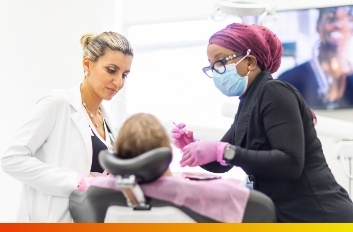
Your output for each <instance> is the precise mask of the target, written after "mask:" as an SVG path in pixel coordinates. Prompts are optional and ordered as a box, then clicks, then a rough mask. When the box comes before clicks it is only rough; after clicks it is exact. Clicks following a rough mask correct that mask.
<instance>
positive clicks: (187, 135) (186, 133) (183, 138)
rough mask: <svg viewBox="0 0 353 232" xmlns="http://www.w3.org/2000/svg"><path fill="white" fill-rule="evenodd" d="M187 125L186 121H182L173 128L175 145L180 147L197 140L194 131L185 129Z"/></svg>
mask: <svg viewBox="0 0 353 232" xmlns="http://www.w3.org/2000/svg"><path fill="white" fill-rule="evenodd" d="M185 126H186V125H185V124H184V123H180V124H178V125H177V126H176V127H174V128H173V129H172V137H173V141H172V142H173V145H174V146H176V147H177V148H179V149H183V148H184V147H185V146H186V145H188V144H189V143H192V142H194V141H195V139H194V133H193V131H191V130H187V129H185Z"/></svg>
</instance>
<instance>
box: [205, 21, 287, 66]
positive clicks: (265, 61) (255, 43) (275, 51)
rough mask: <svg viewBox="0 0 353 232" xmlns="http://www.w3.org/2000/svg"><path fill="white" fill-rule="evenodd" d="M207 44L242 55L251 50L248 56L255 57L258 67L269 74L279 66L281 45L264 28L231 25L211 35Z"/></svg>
mask: <svg viewBox="0 0 353 232" xmlns="http://www.w3.org/2000/svg"><path fill="white" fill-rule="evenodd" d="M209 44H216V45H218V46H221V47H224V48H227V49H230V50H233V51H234V52H241V53H243V54H244V55H245V54H246V51H247V50H248V49H251V52H250V55H253V56H255V57H256V59H257V63H258V66H259V67H260V68H261V69H268V70H269V71H270V72H271V73H274V72H276V71H277V70H278V68H279V66H280V64H281V57H282V51H283V48H282V43H281V41H280V40H279V39H278V37H277V36H276V34H274V33H273V32H272V31H270V30H269V29H268V28H266V27H264V26H260V25H255V24H253V25H245V24H240V23H233V24H230V25H228V26H227V27H226V28H224V29H222V30H220V31H218V32H216V33H215V34H213V35H212V36H211V38H210V40H209Z"/></svg>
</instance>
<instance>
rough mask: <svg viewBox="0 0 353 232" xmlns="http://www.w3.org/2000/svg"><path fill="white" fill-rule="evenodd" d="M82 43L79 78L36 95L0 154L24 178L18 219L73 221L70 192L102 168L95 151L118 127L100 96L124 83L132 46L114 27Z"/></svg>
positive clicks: (13, 173)
mask: <svg viewBox="0 0 353 232" xmlns="http://www.w3.org/2000/svg"><path fill="white" fill-rule="evenodd" d="M81 45H82V47H83V53H84V54H83V60H82V66H83V69H84V78H83V81H82V82H81V84H80V85H78V86H76V87H74V88H72V89H67V90H50V91H48V92H47V93H45V94H44V95H43V96H42V97H40V98H39V100H38V101H37V103H36V104H35V105H34V107H33V109H32V110H31V111H30V112H29V113H28V115H27V119H26V120H25V122H24V124H23V125H22V126H21V127H20V129H19V131H18V132H17V134H16V135H15V137H14V138H13V139H12V140H11V142H10V144H9V145H8V146H7V148H6V150H5V152H4V156H3V157H2V159H1V165H2V168H3V170H4V171H5V172H6V173H7V174H9V175H11V176H12V177H14V178H16V179H17V180H19V181H21V182H22V183H23V188H22V195H21V202H20V209H19V215H18V219H17V221H19V222H72V218H71V216H70V212H69V210H68V206H69V205H68V203H69V196H70V194H71V192H72V191H73V190H76V189H77V186H78V183H79V181H80V179H81V178H82V176H89V175H100V174H102V173H103V172H104V170H103V169H102V167H101V166H100V164H99V163H98V154H99V152H100V151H101V150H103V149H107V148H111V147H112V144H113V143H114V139H113V135H115V134H116V132H114V128H115V127H114V124H113V123H114V122H113V121H111V120H110V119H109V115H108V112H107V111H106V110H105V108H104V106H103V104H102V101H103V100H111V99H112V98H113V97H114V95H115V94H116V93H117V92H118V91H119V90H120V89H122V88H123V87H124V83H125V79H126V77H127V76H128V74H129V72H130V69H131V63H132V59H133V50H132V48H131V45H130V43H129V41H128V40H127V39H126V38H125V37H124V36H122V35H120V34H118V33H116V32H103V33H101V34H99V35H92V34H86V35H83V36H82V38H81Z"/></svg>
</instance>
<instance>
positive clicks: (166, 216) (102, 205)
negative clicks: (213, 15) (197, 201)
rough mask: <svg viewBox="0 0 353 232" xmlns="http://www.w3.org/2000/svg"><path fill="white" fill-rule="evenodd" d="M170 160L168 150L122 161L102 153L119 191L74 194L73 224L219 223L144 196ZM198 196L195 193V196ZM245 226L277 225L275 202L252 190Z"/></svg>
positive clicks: (96, 189) (93, 188) (93, 190)
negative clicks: (255, 223) (144, 189)
mask: <svg viewBox="0 0 353 232" xmlns="http://www.w3.org/2000/svg"><path fill="white" fill-rule="evenodd" d="M171 160H172V154H171V152H170V149H169V148H165V147H161V148H157V149H154V150H151V151H148V152H146V153H144V154H142V155H140V156H137V157H134V158H131V159H120V158H117V157H116V156H114V154H113V153H112V152H111V151H108V150H104V151H101V153H100V154H99V162H100V164H101V165H102V167H103V168H105V169H106V170H108V171H109V172H110V173H111V174H112V175H113V176H114V177H115V185H116V187H117V188H118V189H119V191H118V190H115V189H110V188H103V187H97V186H90V187H89V188H88V189H87V190H85V191H80V190H76V191H74V192H73V193H72V194H71V195H70V199H69V210H70V213H71V216H72V218H73V221H74V222H85V223H92V222H95V223H103V222H106V223H109V222H111V223H118V222H121V223H131V222H143V223H145V222H153V223H162V222H164V223H176V222H182V223H187V222H190V223H195V222H204V223H210V222H218V221H217V220H214V219H212V218H210V217H206V216H204V215H200V214H199V213H197V212H194V211H193V210H191V209H189V208H187V207H185V206H179V205H176V204H173V203H171V202H167V201H163V200H158V199H154V198H151V197H147V196H145V195H144V193H143V191H142V189H141V187H140V184H145V183H151V182H153V181H155V180H157V179H158V178H159V177H161V176H162V175H163V174H164V172H165V171H166V170H167V169H168V167H169V164H170V162H171ZM175 191H178V189H175ZM198 194H199V193H195V195H198ZM225 204H226V203H225ZM217 207H222V206H221V205H220V206H217ZM242 222H276V212H275V206H274V204H273V202H272V200H271V199H270V198H269V197H267V196H266V195H265V194H263V193H261V192H258V191H256V190H250V196H249V199H248V201H247V203H246V208H245V212H244V216H243V220H242Z"/></svg>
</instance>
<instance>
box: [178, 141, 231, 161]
mask: <svg viewBox="0 0 353 232" xmlns="http://www.w3.org/2000/svg"><path fill="white" fill-rule="evenodd" d="M227 145H229V144H228V143H225V142H219V141H196V142H193V143H190V144H188V145H186V146H185V147H184V148H183V149H182V151H183V157H182V158H181V161H180V166H181V167H185V166H189V167H195V166H200V165H204V164H207V163H210V162H213V161H218V162H219V163H220V164H221V165H224V166H226V165H227V164H226V163H225V162H224V161H223V153H224V150H225V149H226V147H227Z"/></svg>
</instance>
